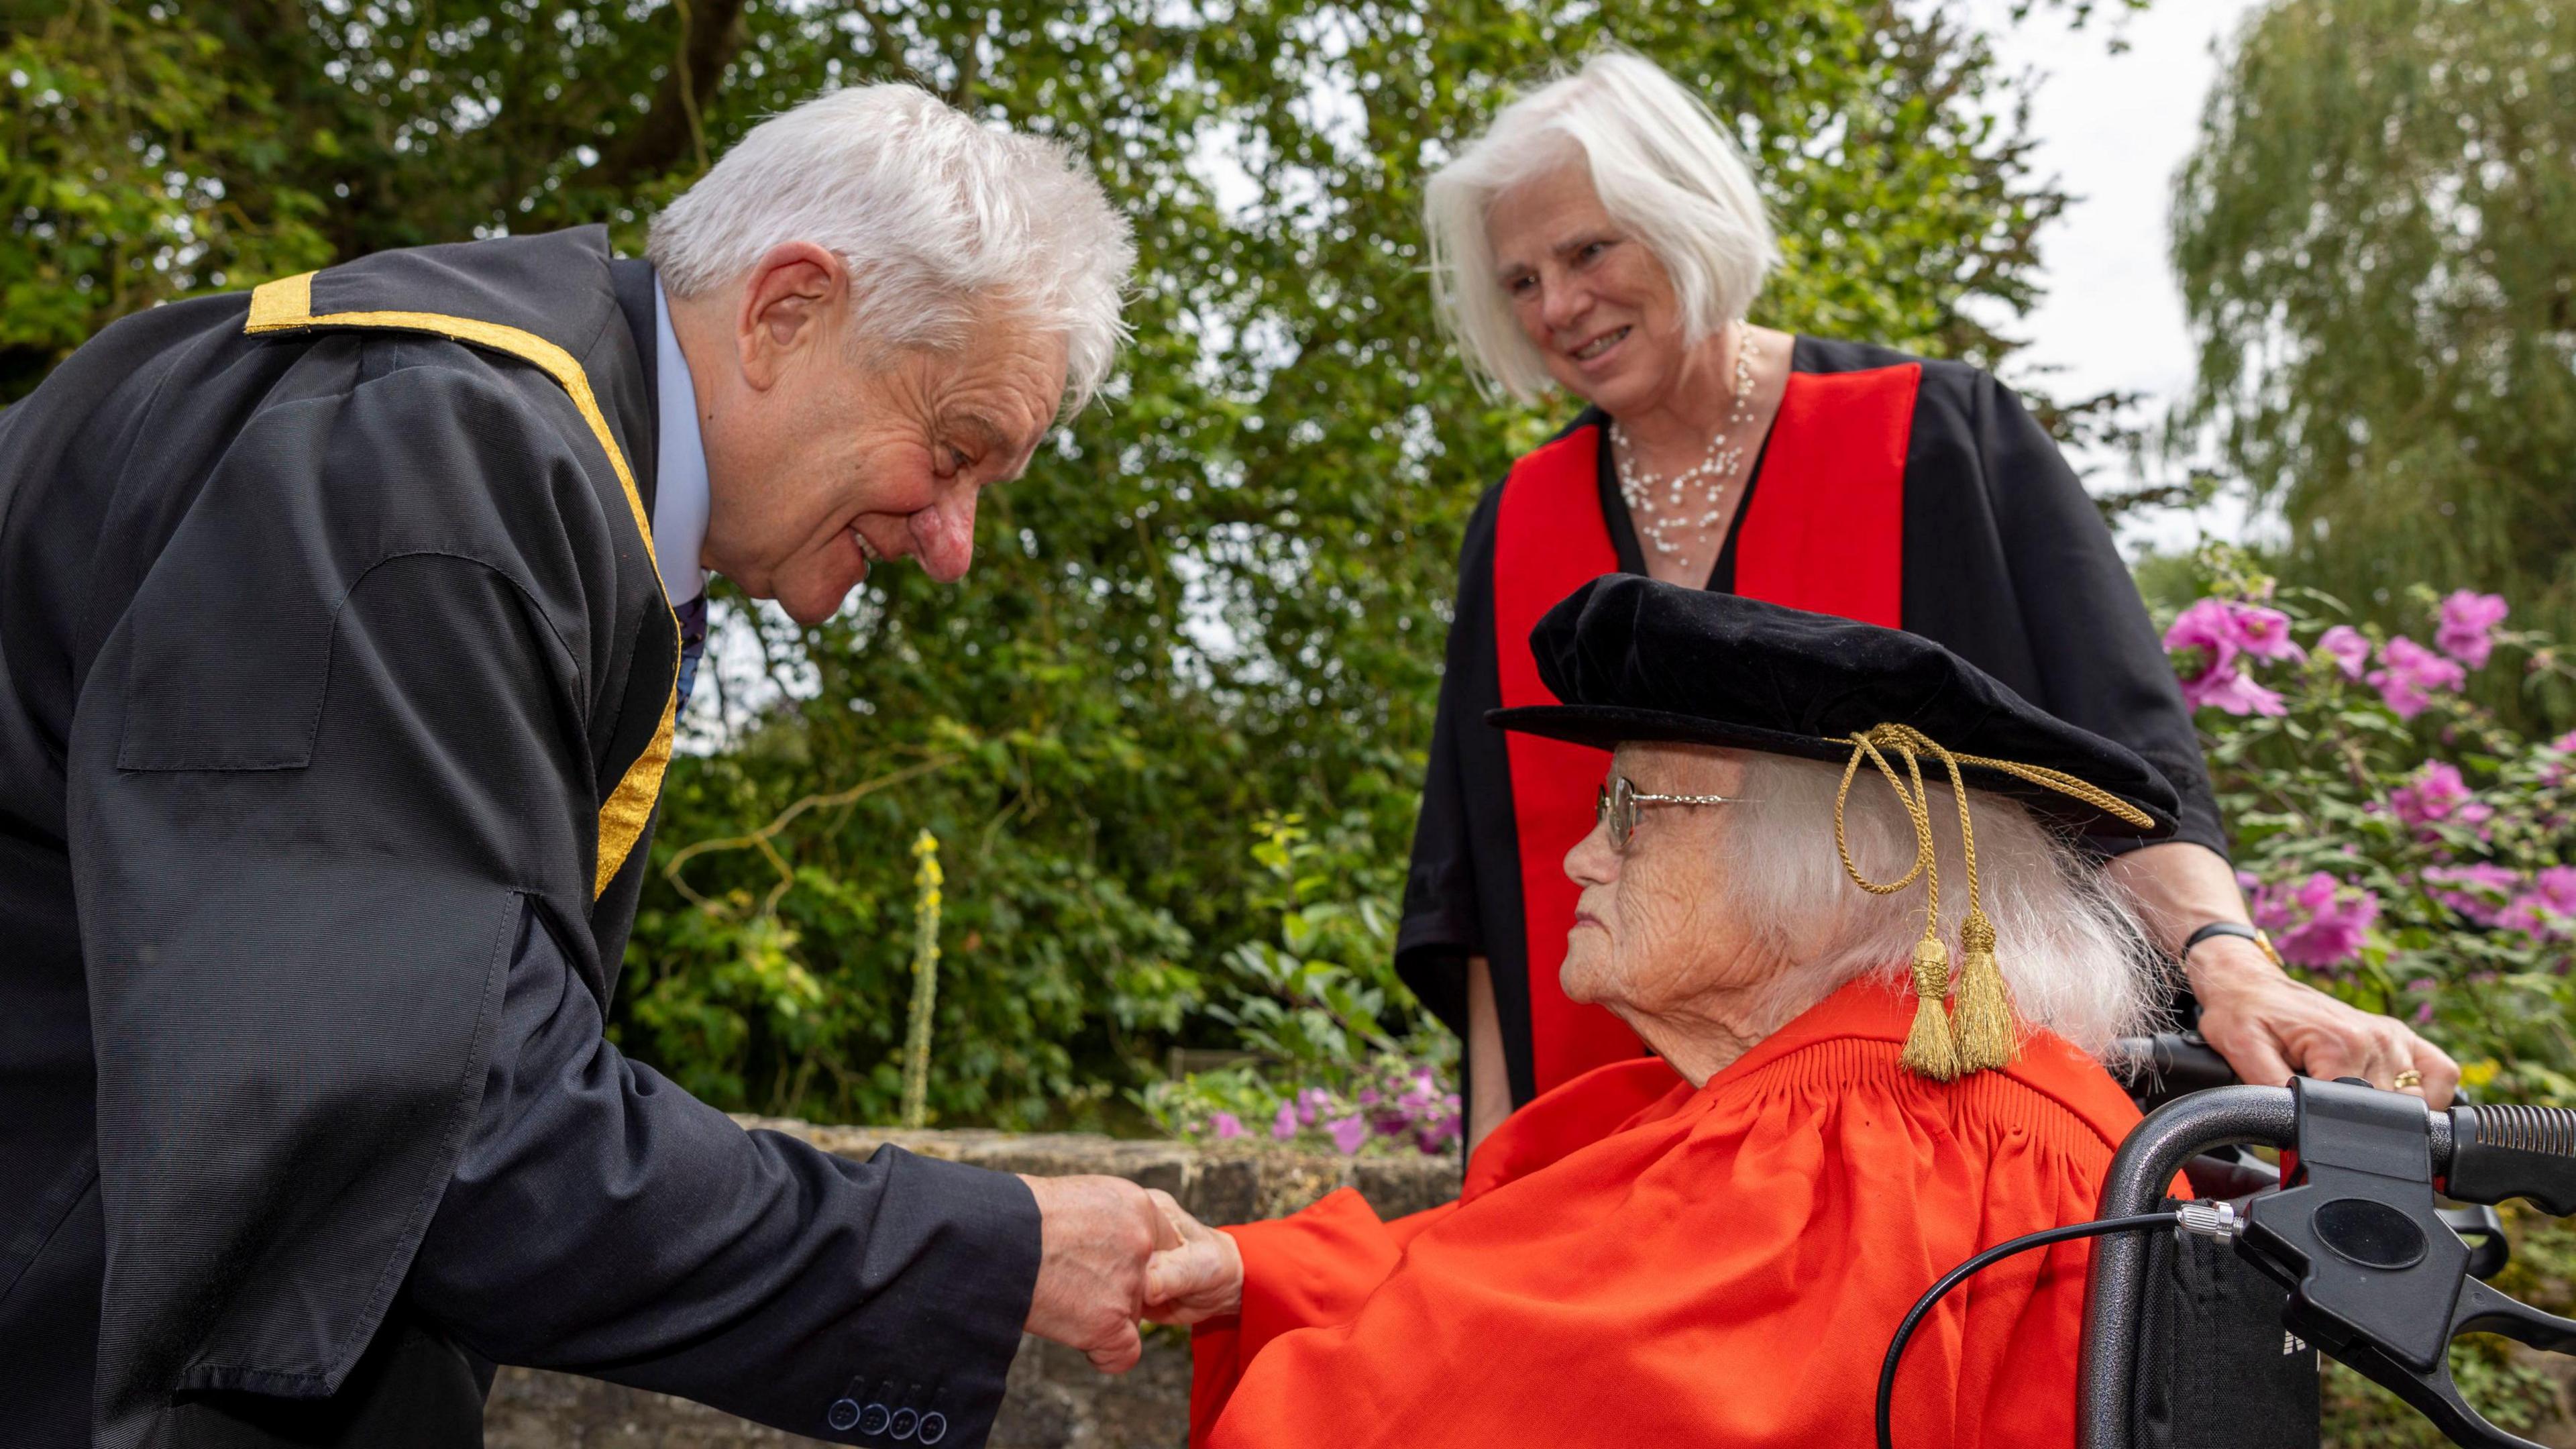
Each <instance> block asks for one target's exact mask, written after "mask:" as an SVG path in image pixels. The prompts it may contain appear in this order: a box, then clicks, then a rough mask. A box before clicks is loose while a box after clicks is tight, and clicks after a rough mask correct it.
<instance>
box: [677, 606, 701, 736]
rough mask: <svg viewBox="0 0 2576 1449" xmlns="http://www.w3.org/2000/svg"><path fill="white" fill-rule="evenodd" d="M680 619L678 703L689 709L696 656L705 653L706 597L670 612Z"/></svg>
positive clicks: (680, 707)
mask: <svg viewBox="0 0 2576 1449" xmlns="http://www.w3.org/2000/svg"><path fill="white" fill-rule="evenodd" d="M671 612H672V613H674V614H676V615H678V616H679V619H680V703H679V709H681V710H686V709H687V708H688V707H689V690H690V689H691V688H692V687H693V686H695V685H696V684H697V682H698V656H699V655H701V654H704V653H706V652H707V596H706V595H705V594H704V593H700V594H699V595H698V596H697V597H696V598H694V599H691V600H689V601H688V602H687V603H685V604H680V605H677V606H675V607H673V609H672V610H671Z"/></svg>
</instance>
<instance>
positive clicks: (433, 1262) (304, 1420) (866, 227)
mask: <svg viewBox="0 0 2576 1449" xmlns="http://www.w3.org/2000/svg"><path fill="white" fill-rule="evenodd" d="M1132 260H1133V248H1132V246H1131V244H1130V243H1129V240H1128V231H1127V227H1126V225H1125V223H1124V222H1123V221H1122V220H1121V219H1120V218H1119V217H1118V216H1117V215H1116V214H1115V213H1114V212H1113V211H1112V210H1111V209H1110V208H1109V206H1108V204H1107V201H1106V199H1105V197H1104V196H1103V195H1102V193H1101V191H1100V188H1099V186H1098V185H1097V184H1096V183H1095V182H1094V181H1093V180H1092V179H1091V178H1090V177H1089V176H1088V175H1087V174H1086V173H1084V172H1083V171H1082V169H1081V168H1080V167H1079V166H1078V165H1077V164H1076V163H1075V162H1073V161H1072V159H1071V158H1070V156H1069V154H1068V153H1066V152H1065V151H1063V150H1062V148H1060V147H1058V146H1055V145H1053V144H1050V143H1046V142H1042V141H1039V140H1036V139H1033V138H1029V137H1024V136H1016V135H1012V134H1009V133H1007V132H1002V131H998V130H991V129H987V128H984V127H981V126H978V125H977V124H975V123H974V122H973V121H971V120H969V119H968V118H967V117H965V116H963V115H961V114H959V113H957V112H956V111H953V110H951V109H949V108H948V107H946V106H944V105H942V104H941V103H940V102H938V101H937V100H935V99H933V98H932V97H930V96H928V95H927V94H924V93H923V92H920V91H918V90H914V89H911V88H909V87H900V86H879V87H867V88H861V89H855V90H849V91H844V92H841V93H839V94H836V95H833V96H830V97H827V98H825V99H822V100H818V101H816V102H813V103H812V104H810V105H808V106H805V107H803V108H800V109H798V110H796V111H792V112H789V113H787V114H785V115H783V116H780V117H777V118H775V119H772V120H771V121H769V122H767V123H766V124H764V125H763V126H761V127H760V128H758V129H757V130H755V131H754V132H752V133H751V135H750V136H749V137H748V138H746V139H745V140H744V142H743V143H742V144H741V145H740V146H739V147H737V148H736V149H735V150H734V151H733V152H732V153H730V154H729V155H727V156H726V157H725V158H724V160H723V161H722V162H721V163H720V164H719V165H718V166H716V167H715V168H714V169H713V170H712V171H711V172H710V173H709V174H708V175H707V176H706V177H705V178H704V179H703V180H702V181H700V182H699V183H698V184H697V186H696V187H695V188H694V189H693V190H691V191H690V192H689V193H688V194H687V195H685V196H684V197H682V198H681V199H680V200H679V201H677V202H675V203H674V204H673V205H672V206H670V207H669V208H668V209H667V210H666V211H665V212H664V213H663V214H662V216H661V217H660V218H659V219H658V220H657V222H656V224H655V228H654V235H653V243H652V247H651V261H650V262H646V261H621V260H616V259H613V258H612V257H611V255H610V252H609V248H608V244H607V237H606V234H605V232H603V231H602V230H600V229H597V228H589V229H585V230H580V231H572V232H563V233H557V234H554V235H548V236H535V237H525V238H511V239H505V240H498V241H487V242H479V243H474V244H470V245H459V246H445V247H427V248H421V249H417V250H411V251H398V252H388V253H381V254H378V255H375V256H370V257H365V258H361V259H358V260H356V261H352V262H349V263H347V264H345V265H341V266H336V267H332V268H328V269H326V270H324V271H321V272H319V273H315V274H310V275H307V276H303V277H295V278H288V279H285V280H282V281H277V282H272V283H269V284H268V285H266V286H263V287H261V288H259V289H258V290H257V291H256V292H254V293H252V294H251V295H249V296H247V297H245V296H239V295H235V296H224V297H209V298H203V299H200V300H196V301H191V302H183V303H179V304H176V305H172V306H167V307H162V308H159V309H157V310H154V311H151V312H148V313H145V314H142V315H139V316H135V317H131V318H128V319H126V320H125V321H123V322H120V323H118V324H117V325H115V326H113V327H111V328H109V329H108V330H107V331H106V332H104V333H102V334H101V335H100V336H99V337H98V338H97V339H96V340H95V341H93V342H91V343H90V344H89V345H88V346H87V347H85V348H83V349H82V350H81V351H80V352H78V353H77V354H75V355H74V356H73V357H72V358H71V359H70V360H69V361H67V362H65V363H64V364H63V365H62V367H61V368H60V369H58V370H57V371H56V372H55V374H54V375H53V376H52V377H51V378H50V379H49V380H48V381H47V382H46V383H45V384H44V386H43V387H41V388H40V389H39V390H38V391H37V392H36V393H35V394H34V395H33V396H32V397H31V398H29V399H28V400H27V401H25V402H23V403H21V404H19V405H18V406H17V407H15V408H13V409H11V410H10V411H9V412H8V414H7V415H6V417H5V418H0V939H5V940H6V941H7V943H8V944H7V947H6V949H5V950H0V1405H5V1406H6V1407H5V1410H0V1439H6V1440H7V1442H9V1443H10V1444H13V1445H33V1446H55V1445H62V1446H71V1445H80V1444H88V1443H93V1442H94V1443H96V1444H99V1445H101V1446H113V1449H127V1446H138V1445H147V1444H148V1445H154V1446H188V1445H222V1446H226V1449H235V1446H256V1445H269V1444H289V1443H292V1444H298V1445H310V1444H317V1443H348V1444H365V1445H371V1446H381V1445H402V1444H413V1445H436V1446H447V1445H458V1446H462V1445H473V1444H478V1443H480V1440H481V1430H480V1417H481V1406H482V1395H483V1393H484V1392H485V1390H486V1389H487V1387H488V1385H489V1383H490V1376H491V1372H492V1364H493V1363H494V1362H496V1361H498V1362H515V1363H524V1364H535V1365H543V1366H548V1367H553V1368H560V1369H567V1370H572V1371H576V1372H583V1373H589V1374H594V1375H597V1376H599V1377H602V1378H608V1379H614V1380H618V1381H620V1382H623V1383H628V1384H634V1385H640V1386H643V1387H647V1388H653V1389H659V1390H664V1391H668V1392H671V1393H677V1394H684V1395H687V1396H690V1397H692V1398H696V1399H700V1400H703V1401H705V1402H707V1403H710V1404H714V1405H717V1406H719V1407H722V1408H725V1409H728V1410H731V1411H733V1412H736V1413H740V1414H744V1415H748V1416H750V1417H752V1418H754V1419H758V1420H762V1421H764V1422H766V1423H769V1424H773V1425H777V1426H779V1427H782V1428H786V1429H791V1430H794V1431H796V1432H798V1433H802V1434H810V1435H816V1436H821V1437H826V1438H831V1439H834V1440H837V1441H840V1442H845V1443H880V1444H882V1443H893V1442H907V1443H912V1444H921V1445H931V1444H948V1445H955V1446H964V1449H972V1446H974V1445H977V1444H980V1443H981V1442H982V1441H983V1439H984V1437H985V1435H986V1432H987V1430H988V1428H989V1426H990V1423H991V1420H992V1416H993V1413H994V1410H995V1407H996V1405H997V1403H998V1401H999V1399H1000V1395H1001V1386H1002V1379H1003V1374H1004V1371H1005V1370H1006V1369H1007V1367H1008V1366H1009V1363H1010V1360H1011V1357H1012V1354H1013V1351H1014V1350H1015V1348H1016V1347H1017V1345H1018V1342H1019V1336H1020V1333H1021V1331H1022V1329H1023V1327H1024V1326H1025V1327H1026V1328H1027V1329H1029V1330H1031V1331H1034V1332H1037V1333H1040V1334H1044V1335H1047V1336H1050V1337H1054V1338H1058V1339H1061V1340H1064V1341H1066V1342H1068V1343H1071V1344H1074V1345H1076V1346H1078V1347H1081V1348H1083V1349H1086V1350H1088V1351H1089V1352H1090V1353H1091V1355H1092V1357H1093V1359H1094V1360H1095V1361H1096V1362H1098V1363H1100V1364H1101V1365H1102V1366H1103V1367H1106V1368H1111V1369H1121V1368H1124V1367H1126V1366H1127V1365H1129V1364H1132V1363H1133V1362H1134V1360H1135V1358H1136V1355H1137V1352H1138V1344H1137V1338H1136V1332H1135V1328H1134V1324H1133V1319H1134V1316H1135V1313H1136V1311H1137V1308H1138V1304H1139V1299H1140V1295H1141V1289H1142V1284H1143V1264H1144V1259H1145V1256H1146V1254H1147V1253H1148V1252H1149V1251H1151V1250H1152V1248H1153V1247H1154V1245H1155V1243H1156V1242H1157V1241H1158V1238H1159V1237H1161V1236H1162V1235H1163V1234H1164V1233H1165V1231H1166V1230H1165V1229H1163V1227H1162V1224H1161V1220H1160V1218H1159V1217H1158V1216H1157V1215H1156V1214H1155V1213H1154V1211H1153V1210H1152V1208H1151V1206H1150V1204H1149V1203H1148V1202H1147V1200H1146V1198H1145V1196H1144V1195H1143V1193H1142V1192H1141V1191H1139V1190H1137V1189H1136V1188H1134V1187H1132V1186H1131V1185H1128V1184H1125V1183H1120V1182H1114V1181H1111V1180H1108V1179H1080V1178H1076V1179H1065V1180H1061V1181H1053V1182H1050V1181H1038V1180H1025V1181H1024V1180H1022V1179H1019V1178H1015V1177H1012V1176H1009V1175H1007V1174H998V1173H988V1172H982V1171H977V1170H973V1169H968V1168H964V1167H959V1166H955V1165H951V1164H944V1163H938V1162H929V1161H924V1160H921V1159H919V1158H916V1157H913V1156H910V1155H908V1154H906V1153H903V1152H901V1151H897V1150H894V1149H891V1148H889V1149H887V1150H885V1151H882V1152H880V1153H878V1154H877V1156H876V1157H875V1158H873V1159H872V1160H870V1161H868V1162H866V1163H864V1164H861V1163H852V1162H846V1161H842V1160H839V1159H836V1158H833V1157H830V1156H827V1155H825V1154H823V1153H820V1152H817V1151H815V1150H813V1149H811V1148H808V1147H806V1146H804V1145H802V1144H800V1143H798V1142H795V1141H792V1140H789V1139H786V1138H783V1137H779V1136H777V1135H775V1134H771V1133H764V1132H745V1131H742V1130H741V1129H739V1128H738V1127H736V1126H735V1125H734V1124H733V1123H732V1122H731V1121H730V1120H728V1119H727V1118H726V1117H725V1116H724V1115H723V1114H722V1113H720V1112H717V1111H715V1110H714V1109H712V1108H710V1107H708V1106H705V1105H704V1104H701V1103H699V1102H697V1101H694V1100H692V1099H691V1098H690V1097H689V1096H688V1095H687V1094H686V1093H684V1092H682V1091H680V1090H679V1089H678V1088H676V1087H674V1086H673V1085H672V1084H671V1083H670V1082H668V1081H666V1080H664V1079H663V1078H662V1077H660V1076H658V1075H656V1074H655V1073H654V1072H653V1071H652V1070H651V1069H650V1068H647V1067H644V1066H641V1065H638V1064H636V1063H633V1062H630V1061H628V1060H627V1059H625V1058H624V1057H623V1056H622V1055H621V1054H620V1053H619V1052H618V1051H617V1049H616V1048H615V1047H613V1046H611V1045H610V1044H609V1043H608V1042H607V1041H606V1040H604V1039H603V1037H602V1034H601V1022H602V1014H603V1012H604V1010H605V1008H606V1004H607V1001H608V999H609V995H610V992H611V990H612V988H613V987H614V985H615V981H616V973H617V969H618V965H619V962H620V959H621V957H622V956H623V954H624V951H625V948H626V941H627V935H628V931H629V929H630V927H631V926H632V924H633V921H634V916H635V903H636V893H637V890H638V887H639V883H640V880H641V877H642V873H643V870H644V866H645V860H646V855H647V850H646V845H647V842H648V840H649V838H650V835H651V831H652V825H653V820H654V815H655V811H656V806H657V801H658V798H659V794H660V789H661V784H662V779H663V770H664V765H665V763H666V762H667V761H668V759H669V757H670V753H671V740H672V731H673V721H674V718H675V715H676V713H677V711H678V709H679V707H680V704H681V702H682V699H683V697H684V696H685V694H686V692H687V690H688V687H689V683H690V680H691V678H692V675H693V673H694V666H695V663H696V658H697V653H698V649H699V646H700V644H701V642H702V641H703V639H704V634H705V599H704V572H703V571H704V570H705V569H708V568H713V569H716V570H719V571H721V572H723V573H724V574H725V575H727V576H728V577H730V578H731V579H733V580H734V581H735V582H736V583H737V584H739V585H740V586H741V587H743V588H744V589H745V590H746V591H748V592H750V593H752V594H754V595H756V596H760V597H764V598H773V599H776V600H778V601H779V602H780V604H781V605H782V606H784V607H785V608H786V610H787V611H788V612H789V613H790V614H792V615H794V616H795V617H797V618H799V619H802V620H808V621H811V620H819V619H821V618H824V617H825V616H827V615H829V614H831V613H832V612H833V611H834V610H836V609H837V608H839V607H840V606H841V604H842V601H843V599H844V598H845V596H846V595H847V594H848V593H849V592H850V590H851V589H853V588H854V587H855V586H856V585H857V584H858V583H859V582H860V581H861V580H862V579H864V578H866V577H867V575H868V573H869V571H870V570H871V569H872V568H874V567H877V566H879V565H882V564H884V563H885V562H887V561H889V560H894V559H901V558H906V557H909V558H912V559H914V560H916V561H918V563H919V564H920V565H921V566H922V567H923V568H924V569H926V570H927V571H929V572H930V573H931V574H932V575H933V576H934V577H937V578H941V579H949V580H953V579H956V578H958V577H960V576H962V575H963V574H964V573H965V572H966V569H967V564H968V560H969V555H970V553H971V549H972V540H973V527H974V517H975V503H976V495H977V492H978V491H979V490H980V489H982V488H983V487H985V486H987V485H989V484H992V483H996V482H999V481H1002V480H1004V479H1007V478H1010V477H1013V476H1015V475H1016V474H1017V473H1019V471H1020V470H1021V469H1022V468H1023V467H1025V466H1026V464H1027V462H1028V460H1029V456H1030V454H1031V452H1032V450H1033V449H1035V448H1036V447H1037V445H1038V444H1039V442H1040V441H1041V439H1042V438H1043V437H1044V436H1045V435H1046V433H1047V431H1048V429H1049V428H1050V426H1051V425H1052V424H1053V422H1054V419H1055V418H1056V416H1057V415H1058V412H1059V410H1060V409H1061V408H1062V407H1064V406H1066V405H1068V404H1070V405H1074V406H1079V405H1080V403H1081V401H1082V400H1083V399H1085V398H1086V397H1088V396H1089V395H1090V393H1091V392H1092V390H1093V389H1094V388H1095V387H1096V386H1097V385H1098V384H1099V382H1100V381H1101V378H1102V376H1103V374H1104V372H1105V371H1106V370H1107V367H1108V364H1109V362H1110V360H1111V357H1112V354H1113V352H1114V348H1115V344H1116V341H1117V336H1118V329H1119V324H1118V316H1117V313H1118V307H1119V295H1120V291H1121V289H1122V287H1123V286H1124V284H1125V279H1126V275H1127V272H1128V270H1129V268H1130V266H1131V265H1132Z"/></svg>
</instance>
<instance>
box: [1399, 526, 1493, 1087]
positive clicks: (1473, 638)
mask: <svg viewBox="0 0 2576 1449" xmlns="http://www.w3.org/2000/svg"><path fill="white" fill-rule="evenodd" d="M1501 497H1502V490H1501V488H1499V487H1496V488H1494V489H1492V490H1489V491H1488V492H1487V493H1486V495H1485V497H1484V500H1483V501H1482V502H1480V503H1479V504H1478V505H1477V507H1476V511H1475V513H1474V514H1473V515H1471V516H1470V517H1469V519H1468V521H1467V532H1466V538H1465V543H1464V546H1463V547H1462V548H1461V550H1460V557H1459V566H1458V602H1457V607H1456V608H1455V609H1454V610H1453V611H1452V613H1451V616H1450V621H1449V645H1448V653H1447V660H1446V663H1445V665H1444V666H1443V668H1442V670H1441V674H1440V704H1439V709H1438V711H1437V713H1436V715H1435V716H1434V719H1433V722H1432V726H1431V760H1430V765H1429V768H1428V769H1427V770H1426V771H1425V772H1424V774H1423V777H1422V809H1421V813H1420V814H1419V815H1418V816H1416V817H1415V820H1414V825H1413V861H1412V866H1411V868H1410V869H1409V870H1408V871H1407V872H1406V874H1405V881H1404V915H1403V919H1402V920H1401V921H1400V922H1399V923H1398V924H1397V927H1396V936H1395V966H1396V973H1397V975H1399V976H1401V977H1402V978H1403V980H1404V984H1405V985H1407V986H1409V987H1411V988H1413V994H1414V995H1415V996H1417V997H1420V998H1421V999H1422V1004H1423V1005H1424V1006H1425V1007H1426V1008H1428V1009H1429V1010H1430V1012H1431V1014H1432V1015H1434V1016H1436V1017H1438V1018H1439V1019H1440V1020H1441V1021H1442V1022H1444V1023H1446V1024H1447V1025H1448V1027H1449V1029H1450V1030H1452V1031H1454V1032H1456V1033H1457V1034H1458V1035H1459V1036H1460V1037H1461V1038H1464V1037H1465V1036H1466V1035H1467V961H1468V958H1470V957H1473V956H1478V955H1482V954H1485V952H1486V946H1485V940H1484V929H1483V926H1482V921H1481V910H1480V905H1479V902H1478V900H1477V896H1476V861H1475V848H1474V841H1473V839H1472V837H1471V831H1472V828H1473V822H1472V820H1471V818H1470V815H1469V811H1468V807H1467V799H1468V793H1469V791H1470V790H1471V789H1472V786H1471V785H1470V783H1469V782H1468V780H1467V772H1468V765H1469V760H1470V758H1471V757H1472V755H1473V752H1472V751H1470V750H1469V749H1467V748H1466V747H1465V743H1464V741H1463V739H1462V738H1461V735H1462V732H1463V731H1466V730H1471V729H1473V730H1483V729H1488V728H1490V726H1488V725H1487V724H1486V723H1485V711H1486V710H1487V709H1489V708H1492V707H1493V705H1492V704H1490V703H1488V702H1487V701H1486V696H1487V695H1492V694H1495V693H1497V689H1498V686H1497V685H1496V683H1495V682H1494V676H1495V663H1494V657H1493V639H1494V601H1493V578H1494V562H1493V560H1494V514H1495V511H1496V509H1497V508H1498V507H1499V505H1500V500H1501Z"/></svg>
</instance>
